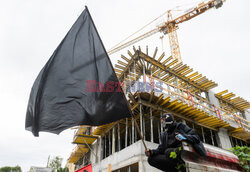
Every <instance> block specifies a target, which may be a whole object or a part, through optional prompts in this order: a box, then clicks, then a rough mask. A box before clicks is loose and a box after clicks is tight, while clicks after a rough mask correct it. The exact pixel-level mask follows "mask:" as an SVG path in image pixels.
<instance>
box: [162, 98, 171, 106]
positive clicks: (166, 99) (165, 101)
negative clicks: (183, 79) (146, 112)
mask: <svg viewBox="0 0 250 172" xmlns="http://www.w3.org/2000/svg"><path fill="white" fill-rule="evenodd" d="M169 101H170V97H167V98H165V99H164V101H163V102H162V103H161V104H160V106H163V105H165V104H166V103H167V102H169Z"/></svg>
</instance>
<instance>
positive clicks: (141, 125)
mask: <svg viewBox="0 0 250 172" xmlns="http://www.w3.org/2000/svg"><path fill="white" fill-rule="evenodd" d="M140 127H141V132H142V138H144V133H143V124H142V104H141V102H140ZM138 132H139V131H138Z"/></svg>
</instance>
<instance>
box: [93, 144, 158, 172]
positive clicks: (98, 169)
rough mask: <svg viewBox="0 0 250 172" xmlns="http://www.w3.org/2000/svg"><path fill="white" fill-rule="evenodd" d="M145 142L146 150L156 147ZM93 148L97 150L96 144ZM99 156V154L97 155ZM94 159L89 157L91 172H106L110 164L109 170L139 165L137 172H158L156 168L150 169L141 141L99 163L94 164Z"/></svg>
mask: <svg viewBox="0 0 250 172" xmlns="http://www.w3.org/2000/svg"><path fill="white" fill-rule="evenodd" d="M145 142H146V145H147V147H148V148H150V149H153V148H156V147H157V146H158V144H155V143H151V142H147V141H145ZM95 144H96V145H95V146H93V148H95V149H96V148H97V147H98V146H97V145H98V142H97V143H95ZM98 156H100V154H98ZM94 161H95V160H94V158H93V156H92V155H91V162H92V166H93V171H95V172H107V169H108V164H111V169H112V171H113V170H117V169H120V168H122V167H126V166H129V165H132V164H135V163H138V164H139V172H160V170H157V169H156V168H153V167H151V166H150V165H149V164H148V162H147V157H146V155H145V148H144V146H143V143H142V141H141V140H140V141H137V142H136V143H134V144H132V145H130V146H128V147H126V148H124V149H122V150H121V151H119V152H115V153H114V154H113V155H110V156H108V157H107V158H105V159H103V160H101V161H100V162H95V163H94Z"/></svg>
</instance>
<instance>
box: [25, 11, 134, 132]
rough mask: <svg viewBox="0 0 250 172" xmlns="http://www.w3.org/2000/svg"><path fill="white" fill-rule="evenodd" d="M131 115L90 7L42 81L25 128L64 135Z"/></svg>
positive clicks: (40, 77) (34, 92) (35, 87)
mask: <svg viewBox="0 0 250 172" xmlns="http://www.w3.org/2000/svg"><path fill="white" fill-rule="evenodd" d="M126 117H131V113H130V109H129V107H128V103H127V100H126V98H125V95H124V93H123V91H122V90H121V87H120V84H119V82H118V79H117V76H116V74H115V72H114V69H113V67H112V64H111V61H110V59H109V57H108V55H107V52H106V50H105V48H104V46H103V43H102V41H101V39H100V36H99V34H98V32H97V30H96V28H95V25H94V23H93V20H92V18H91V16H90V14H89V11H88V9H87V7H86V8H85V10H84V11H83V12H82V14H81V15H80V16H79V18H78V19H77V21H76V22H75V23H74V25H73V26H72V27H71V29H70V30H69V32H68V33H67V35H66V36H65V38H64V39H63V40H62V42H61V43H60V45H59V46H58V47H57V49H56V50H55V51H54V53H53V55H52V56H51V57H50V59H49V60H48V62H47V63H46V65H45V66H44V67H43V69H42V70H41V71H40V73H39V75H38V77H37V78H36V80H35V83H34V85H33V87H32V90H31V93H30V98H29V102H28V108H27V114H26V121H25V128H26V129H27V130H29V131H31V132H32V133H33V134H34V136H38V135H39V132H40V131H45V132H51V133H55V134H59V133H60V132H61V131H63V130H65V129H67V128H70V127H73V126H77V125H91V126H99V125H103V124H107V123H110V122H113V121H117V120H119V119H122V118H126Z"/></svg>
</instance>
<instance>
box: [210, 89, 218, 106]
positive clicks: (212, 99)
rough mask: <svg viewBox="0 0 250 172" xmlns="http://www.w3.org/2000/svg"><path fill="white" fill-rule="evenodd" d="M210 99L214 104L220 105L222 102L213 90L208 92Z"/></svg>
mask: <svg viewBox="0 0 250 172" xmlns="http://www.w3.org/2000/svg"><path fill="white" fill-rule="evenodd" d="M208 100H209V102H210V103H212V104H214V105H215V106H217V107H220V102H219V100H218V99H217V98H216V97H215V95H214V92H212V91H209V92H208Z"/></svg>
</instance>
